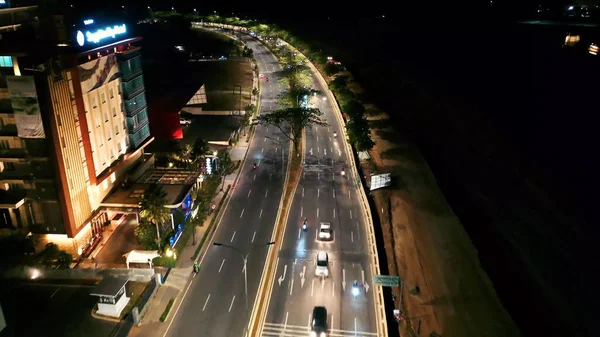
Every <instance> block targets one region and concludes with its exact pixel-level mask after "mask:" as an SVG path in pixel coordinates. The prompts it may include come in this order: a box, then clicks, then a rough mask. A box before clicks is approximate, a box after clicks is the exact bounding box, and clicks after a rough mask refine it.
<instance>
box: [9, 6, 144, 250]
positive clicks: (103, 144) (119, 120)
mask: <svg viewBox="0 0 600 337" xmlns="http://www.w3.org/2000/svg"><path fill="white" fill-rule="evenodd" d="M33 17H36V18H37V19H36V20H32V18H33ZM71 26H72V25H70V24H69V25H67V24H65V22H64V18H63V17H60V16H52V15H48V16H42V15H40V13H38V12H37V8H35V7H27V8H12V9H5V10H0V35H1V36H0V37H1V39H0V227H1V228H2V230H3V231H4V232H12V231H19V230H21V231H24V232H27V233H33V234H41V239H42V241H52V242H55V243H57V244H59V245H60V246H61V248H63V249H67V250H68V251H71V252H79V253H80V252H81V250H82V249H83V248H84V247H85V246H86V244H88V243H89V241H90V239H91V238H92V237H93V236H94V235H95V234H96V232H97V231H99V230H100V229H101V226H102V225H103V224H104V223H105V222H106V221H107V220H108V218H107V215H106V212H104V211H103V210H102V207H101V202H102V200H103V199H104V198H105V197H106V196H107V195H108V194H109V193H110V192H111V190H112V189H113V187H115V186H117V184H119V183H120V182H121V181H123V179H124V178H125V176H126V174H127V172H128V171H129V170H130V169H131V167H133V166H134V165H136V164H137V163H138V162H139V161H140V160H143V157H144V156H143V151H144V147H145V146H147V145H148V144H149V143H150V142H151V141H152V140H153V138H152V137H151V136H150V130H149V122H148V116H147V109H146V97H145V93H144V77H143V73H142V65H141V59H140V58H141V55H140V46H139V43H140V41H141V38H135V37H130V36H128V30H127V26H126V25H125V24H123V23H119V22H117V23H115V22H110V23H102V22H94V20H93V19H88V20H85V21H84V22H81V23H78V24H75V25H74V27H71Z"/></svg>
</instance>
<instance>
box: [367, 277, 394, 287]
mask: <svg viewBox="0 0 600 337" xmlns="http://www.w3.org/2000/svg"><path fill="white" fill-rule="evenodd" d="M373 283H374V284H375V285H377V286H382V287H399V286H400V276H394V275H375V276H373Z"/></svg>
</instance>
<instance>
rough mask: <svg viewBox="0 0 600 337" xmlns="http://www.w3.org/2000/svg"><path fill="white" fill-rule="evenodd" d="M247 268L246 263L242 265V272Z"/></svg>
mask: <svg viewBox="0 0 600 337" xmlns="http://www.w3.org/2000/svg"><path fill="white" fill-rule="evenodd" d="M245 270H246V265H244V266H243V267H242V274H243V273H244V271H245Z"/></svg>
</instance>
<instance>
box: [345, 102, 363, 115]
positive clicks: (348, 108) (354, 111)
mask: <svg viewBox="0 0 600 337" xmlns="http://www.w3.org/2000/svg"><path fill="white" fill-rule="evenodd" d="M342 111H344V113H345V114H346V115H348V117H350V118H360V117H362V116H363V115H364V114H365V111H366V110H365V106H364V105H362V104H360V102H359V101H357V100H355V99H351V100H350V101H348V102H346V104H344V105H342Z"/></svg>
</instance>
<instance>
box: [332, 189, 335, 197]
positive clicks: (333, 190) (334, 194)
mask: <svg viewBox="0 0 600 337" xmlns="http://www.w3.org/2000/svg"><path fill="white" fill-rule="evenodd" d="M332 191H333V198H334V199H335V189H333V190H332Z"/></svg>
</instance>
